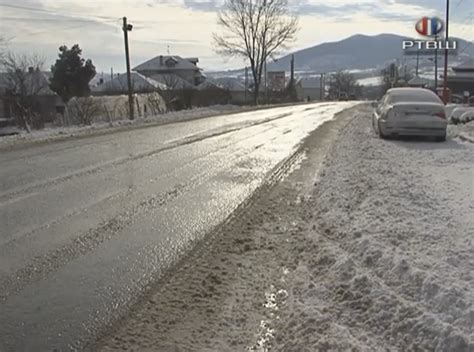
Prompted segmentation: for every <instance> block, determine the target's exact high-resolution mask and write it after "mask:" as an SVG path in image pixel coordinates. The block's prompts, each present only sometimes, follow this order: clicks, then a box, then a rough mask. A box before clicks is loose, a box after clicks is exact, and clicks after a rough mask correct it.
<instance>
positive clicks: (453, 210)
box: [90, 106, 474, 352]
mask: <svg viewBox="0 0 474 352" xmlns="http://www.w3.org/2000/svg"><path fill="white" fill-rule="evenodd" d="M354 116H355V118H353V117H354ZM339 131H341V132H340V134H339V135H338V133H339ZM335 141H337V143H335ZM302 155H304V156H305V157H304V158H302V157H301V156H302ZM292 160H293V161H294V160H300V163H299V164H298V165H299V167H296V168H295V167H294V162H291V160H290V162H288V163H287V164H286V166H285V167H284V168H283V171H281V172H280V174H279V175H277V176H276V178H275V182H274V183H270V184H268V185H266V186H264V187H263V188H262V189H261V190H260V191H259V192H258V193H257V195H256V197H254V198H253V199H252V200H251V202H250V203H249V204H246V205H245V206H244V207H242V208H241V209H240V210H239V211H238V212H237V213H236V214H235V216H234V217H233V218H232V219H229V221H228V222H226V223H225V224H223V225H222V227H220V228H219V229H217V230H216V232H215V233H214V234H212V235H211V236H209V238H208V239H207V240H206V242H205V243H203V244H202V245H201V246H199V247H198V248H197V249H196V250H195V251H194V252H193V253H191V255H190V256H189V257H188V258H187V259H186V260H184V261H183V262H182V263H181V265H180V267H179V268H177V270H176V272H174V273H173V275H170V276H168V277H167V278H165V279H163V280H162V281H160V282H159V283H157V285H156V286H155V287H153V288H151V289H150V291H149V292H148V293H147V294H146V295H145V296H144V298H143V300H142V301H141V303H140V304H138V305H136V306H135V307H134V308H133V310H132V312H131V313H130V315H129V316H127V317H125V318H124V319H123V320H122V321H119V322H117V324H115V325H114V326H112V327H111V328H110V330H109V331H106V332H104V334H103V336H102V338H101V339H99V340H98V342H97V343H96V344H95V345H93V346H90V349H92V350H101V351H114V350H129V351H245V350H247V351H262V352H263V351H285V352H287V351H295V352H296V351H298V352H302V351H345V350H353V351H375V350H390V351H392V350H438V351H472V350H473V349H474V344H473V343H474V342H473V341H474V336H473V331H474V329H473V322H474V309H473V301H474V300H473V298H474V275H473V273H474V260H473V255H472V253H474V248H473V247H474V246H473V239H474V220H473V218H472V216H471V215H470V214H472V213H473V210H474V184H473V180H474V177H473V176H474V175H473V170H474V168H473V165H474V146H473V145H472V144H471V143H464V142H462V141H461V140H459V139H454V140H448V141H447V142H446V143H432V142H413V141H411V142H410V141H384V140H380V139H379V138H377V137H376V136H375V133H374V132H373V131H372V129H371V127H370V108H369V107H367V106H362V107H356V108H354V109H350V110H347V111H345V112H343V113H342V114H340V115H339V117H338V118H337V119H335V120H333V121H331V122H329V123H326V124H324V125H323V126H322V127H321V128H319V129H318V130H317V131H315V132H314V133H313V134H312V135H311V136H310V137H309V138H308V139H307V140H306V141H305V143H304V144H303V146H302V147H301V149H300V150H299V151H298V153H297V154H295V156H294V157H293V158H292ZM279 180H283V181H281V182H276V181H279Z"/></svg>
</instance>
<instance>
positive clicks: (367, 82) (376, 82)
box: [357, 76, 383, 87]
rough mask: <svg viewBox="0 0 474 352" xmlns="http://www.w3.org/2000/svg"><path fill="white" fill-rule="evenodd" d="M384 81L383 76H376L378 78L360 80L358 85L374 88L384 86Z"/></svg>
mask: <svg viewBox="0 0 474 352" xmlns="http://www.w3.org/2000/svg"><path fill="white" fill-rule="evenodd" d="M382 81H383V77H382V76H376V77H367V78H361V79H358V80H357V83H359V84H360V85H362V86H367V87H374V86H380V85H382Z"/></svg>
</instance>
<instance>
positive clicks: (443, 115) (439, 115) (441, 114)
mask: <svg viewBox="0 0 474 352" xmlns="http://www.w3.org/2000/svg"><path fill="white" fill-rule="evenodd" d="M435 116H438V117H441V118H442V119H445V120H446V113H445V112H444V111H439V112H437V113H436V114H435Z"/></svg>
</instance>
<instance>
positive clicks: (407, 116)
mask: <svg viewBox="0 0 474 352" xmlns="http://www.w3.org/2000/svg"><path fill="white" fill-rule="evenodd" d="M372 123H373V125H374V128H375V130H376V131H377V132H378V134H379V136H380V137H381V138H390V137H397V136H432V137H435V139H436V140H437V141H445V140H446V128H447V125H448V122H447V120H446V113H445V108H444V103H443V101H442V100H441V99H440V98H439V97H438V96H437V95H436V94H435V93H433V92H432V91H430V90H428V89H424V88H392V89H389V90H388V91H387V93H386V94H385V96H384V97H383V98H382V100H381V101H380V103H379V104H378V105H376V107H375V111H374V115H373V120H372Z"/></svg>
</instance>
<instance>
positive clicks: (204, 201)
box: [0, 103, 353, 351]
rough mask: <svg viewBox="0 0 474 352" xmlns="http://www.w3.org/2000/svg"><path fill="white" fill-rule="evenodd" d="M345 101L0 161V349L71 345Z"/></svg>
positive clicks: (119, 307)
mask: <svg viewBox="0 0 474 352" xmlns="http://www.w3.org/2000/svg"><path fill="white" fill-rule="evenodd" d="M351 105H353V104H352V103H324V104H313V105H300V106H294V107H284V108H276V109H270V110H262V111H258V112H251V113H243V114H235V115H227V116H221V117H213V118H208V119H201V120H196V121H191V122H187V123H179V124H173V125H166V126H159V127H153V128H148V129H142V130H134V131H128V132H120V133H116V134H111V135H106V136H100V137H94V138H87V139H82V140H71V141H68V142H61V143H55V144H50V145H44V146H40V147H36V148H33V149H24V150H19V151H11V152H5V153H2V155H1V156H0V165H2V167H1V169H0V182H1V187H0V222H1V228H0V350H1V351H3V350H6V351H10V350H12V351H19V350H35V351H42V350H52V349H53V348H58V349H60V350H63V349H67V348H70V347H71V346H77V347H81V346H82V345H83V343H84V342H86V341H87V340H88V339H89V338H90V337H91V336H93V335H94V333H95V332H96V331H98V329H100V328H101V327H103V326H104V324H107V323H108V322H110V320H111V319H114V318H115V317H116V316H117V315H119V314H121V313H123V312H124V311H126V309H127V307H128V306H129V305H130V303H132V302H134V301H135V300H136V299H137V297H138V295H139V294H140V292H141V291H142V290H143V289H144V287H146V286H147V285H149V284H150V283H151V282H153V280H156V278H157V277H159V275H160V274H162V273H163V272H164V271H165V270H166V269H167V268H169V267H170V266H171V265H172V264H173V263H174V262H175V261H176V260H178V259H179V258H180V257H182V255H184V254H185V253H186V251H188V250H189V249H190V248H192V247H193V245H194V244H195V243H196V241H199V240H200V239H202V237H203V236H204V235H205V234H206V233H207V232H209V231H210V230H212V228H213V227H215V226H217V225H218V224H219V223H221V222H222V221H224V220H225V219H226V218H227V217H228V216H229V215H230V214H231V213H232V212H233V211H234V210H235V209H236V207H237V206H238V205H239V204H241V203H242V202H243V201H244V200H245V199H247V198H248V197H249V196H250V195H251V194H252V193H253V192H254V191H255V189H256V188H257V187H259V185H261V184H262V182H265V180H266V179H267V178H268V176H269V174H270V173H271V172H272V171H274V169H275V167H277V166H278V165H279V164H280V163H281V162H282V161H284V160H285V159H286V158H288V157H289V156H290V155H292V153H293V152H294V151H295V150H296V148H297V146H298V145H299V143H300V142H301V140H302V138H304V137H305V136H306V135H307V134H308V133H309V132H311V131H312V130H314V129H315V128H317V126H319V125H320V124H322V123H323V122H324V121H327V120H329V119H331V118H333V116H334V114H335V113H337V112H339V111H341V110H343V109H345V108H347V107H350V106H351Z"/></svg>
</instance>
